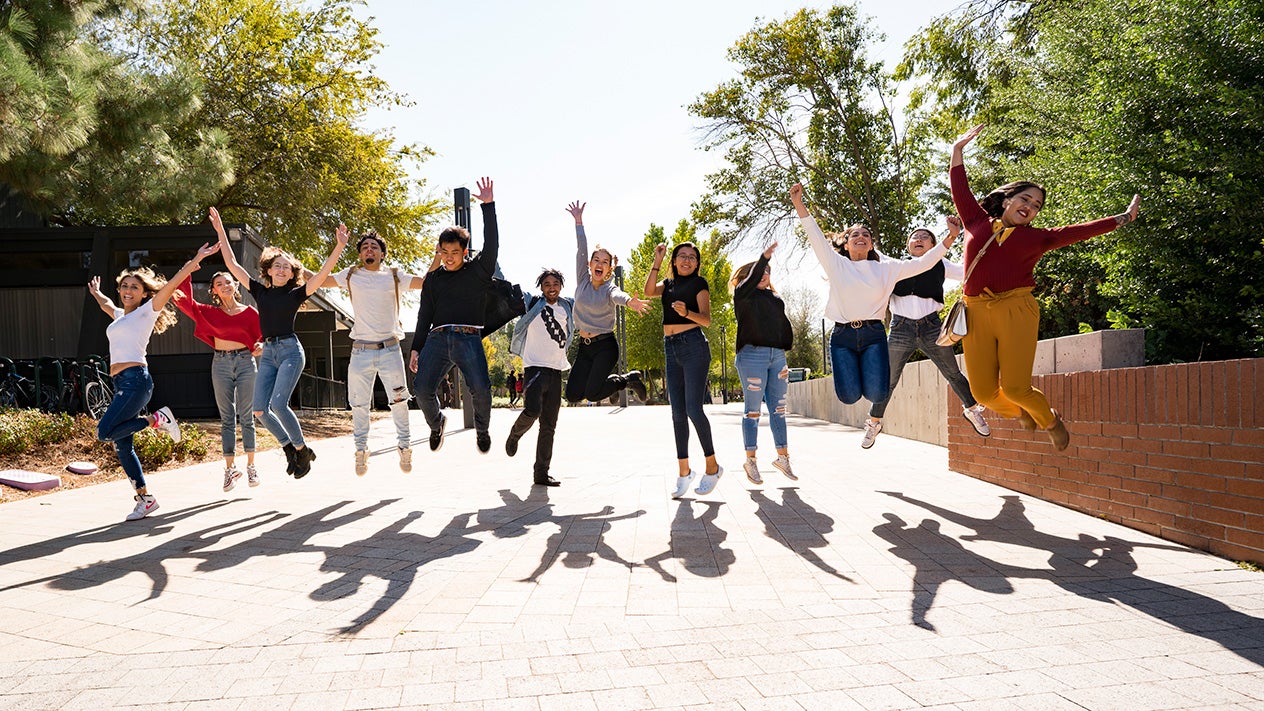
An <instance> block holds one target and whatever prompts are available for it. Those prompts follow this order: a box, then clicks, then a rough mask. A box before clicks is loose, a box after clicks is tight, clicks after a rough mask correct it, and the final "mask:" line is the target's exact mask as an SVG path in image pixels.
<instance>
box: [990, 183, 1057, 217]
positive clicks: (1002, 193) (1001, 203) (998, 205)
mask: <svg viewBox="0 0 1264 711" xmlns="http://www.w3.org/2000/svg"><path fill="white" fill-rule="evenodd" d="M1030 188H1035V189H1037V190H1039V191H1040V197H1041V199H1042V200H1043V199H1044V198H1045V189H1044V186H1043V185H1040V184H1038V183H1033V182H1031V181H1030V180H1016V181H1014V182H1012V183H1006V184H1004V185H1002V186H1001V187H999V188H997V189H995V190H993V191H992V192H990V193H988V194H987V195H984V196H983V199H982V200H980V201H979V207H982V208H983V210H984V212H986V213H987V214H988V215H990V216H991V217H992V219H993V220H999V219H1001V215H1003V214H1005V200H1006V199H1008V198H1012V197H1014V196H1015V195H1017V194H1019V193H1021V192H1022V191H1024V190H1028V189H1030Z"/></svg>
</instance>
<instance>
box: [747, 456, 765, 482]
mask: <svg viewBox="0 0 1264 711" xmlns="http://www.w3.org/2000/svg"><path fill="white" fill-rule="evenodd" d="M742 468H743V469H745V470H746V478H747V479H750V483H752V484H762V483H764V480H763V479H761V478H760V477H759V464H758V463H757V462H756V461H755V458H754V457H747V458H746V462H745V463H743V464H742Z"/></svg>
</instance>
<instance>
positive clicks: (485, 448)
mask: <svg viewBox="0 0 1264 711" xmlns="http://www.w3.org/2000/svg"><path fill="white" fill-rule="evenodd" d="M475 439H476V440H477V441H478V451H479V452H481V453H483V454H487V453H488V452H490V451H492V436H491V435H490V434H488V433H486V432H479V433H478V436H477V437H476V438H475Z"/></svg>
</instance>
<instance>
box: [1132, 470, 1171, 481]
mask: <svg viewBox="0 0 1264 711" xmlns="http://www.w3.org/2000/svg"><path fill="white" fill-rule="evenodd" d="M1132 472H1133V476H1135V477H1136V478H1137V479H1140V480H1141V481H1152V482H1155V483H1158V484H1173V483H1175V482H1176V472H1174V471H1172V470H1171V469H1157V468H1155V467H1144V466H1134V467H1133V468H1132Z"/></svg>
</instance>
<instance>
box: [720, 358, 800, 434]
mask: <svg viewBox="0 0 1264 711" xmlns="http://www.w3.org/2000/svg"><path fill="white" fill-rule="evenodd" d="M734 364H735V365H736V366H737V374H738V377H740V378H741V379H742V390H743V397H744V399H745V402H746V416H745V417H743V418H742V444H744V445H746V451H748V452H753V451H755V439H756V437H757V435H758V433H759V406H760V404H762V403H766V404H767V406H768V426H769V427H770V428H771V429H772V443H773V445H774V446H776V447H777V449H784V448H785V446H786V391H787V390H789V389H790V373H789V372H788V371H787V370H786V352H785V351H783V350H781V349H780V348H769V347H767V346H742V349H741V350H739V351H738V352H737V356H736V357H735V358H734Z"/></svg>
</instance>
